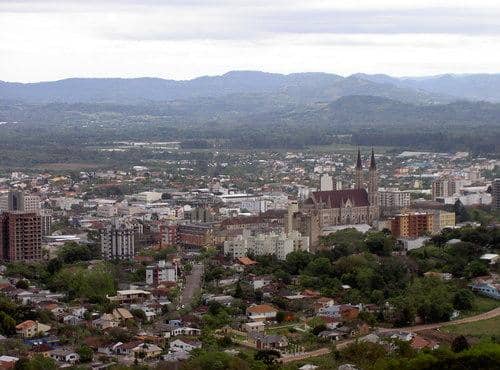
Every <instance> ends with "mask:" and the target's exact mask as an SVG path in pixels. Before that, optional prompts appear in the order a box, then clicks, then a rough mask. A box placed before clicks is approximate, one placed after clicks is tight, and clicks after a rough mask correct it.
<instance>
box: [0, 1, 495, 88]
mask: <svg viewBox="0 0 500 370" xmlns="http://www.w3.org/2000/svg"><path fill="white" fill-rule="evenodd" d="M231 70H260V71H267V72H277V73H294V72H329V73H336V74H340V75H344V76H345V75H350V74H353V73H358V72H360V73H385V74H390V75H393V76H421V75H435V74H443V73H497V72H500V1H498V0H473V1H461V0H453V1H452V0H434V1H428V0H418V1H413V0H341V1H337V0H330V1H323V0H267V1H266V0H253V1H250V0H248V1H247V0H219V1H216V0H164V1H160V0H60V1H57V0H0V80H3V81H18V82H36V81H48V80H58V79H63V78H68V77H123V78H130V77H161V78H168V79H176V80H182V79H191V78H195V77H198V76H203V75H219V74H223V73H226V72H228V71H231Z"/></svg>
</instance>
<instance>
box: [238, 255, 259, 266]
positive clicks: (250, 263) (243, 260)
mask: <svg viewBox="0 0 500 370" xmlns="http://www.w3.org/2000/svg"><path fill="white" fill-rule="evenodd" d="M236 260H237V261H238V263H239V264H240V265H242V266H244V267H250V266H253V265H256V264H257V262H256V261H254V260H252V259H250V258H248V257H238V258H237V259H236Z"/></svg>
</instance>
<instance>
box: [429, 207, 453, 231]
mask: <svg viewBox="0 0 500 370" xmlns="http://www.w3.org/2000/svg"><path fill="white" fill-rule="evenodd" d="M455 222H456V219H455V212H446V211H442V210H437V211H435V212H434V229H433V232H434V233H439V232H440V231H441V230H443V229H446V228H452V227H455V225H456V223H455Z"/></svg>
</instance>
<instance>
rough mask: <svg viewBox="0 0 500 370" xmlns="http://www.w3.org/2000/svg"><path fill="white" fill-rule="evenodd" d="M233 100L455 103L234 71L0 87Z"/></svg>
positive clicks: (20, 95) (122, 97) (346, 81)
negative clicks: (369, 98) (357, 98)
mask: <svg viewBox="0 0 500 370" xmlns="http://www.w3.org/2000/svg"><path fill="white" fill-rule="evenodd" d="M233 94H261V95H263V96H266V97H271V98H272V99H276V98H277V97H280V98H281V99H282V100H291V101H293V102H296V103H311V102H318V101H327V102H328V101H332V100H336V99H338V98H340V97H343V96H349V95H360V94H361V95H373V96H381V97H386V98H390V99H395V100H400V101H404V102H410V103H416V104H428V103H444V102H449V101H452V100H454V99H455V98H453V97H450V96H446V95H444V94H436V93H429V92H426V91H423V90H419V89H416V88H413V87H401V86H396V85H394V84H388V83H379V82H374V81H371V80H370V79H365V78H362V77H359V76H350V77H341V76H338V75H334V74H327V73H295V74H289V75H283V74H275V73H264V72H254V71H235V72H229V73H226V74H224V75H222V76H214V77H200V78H195V79H193V80H188V81H174V80H164V79H159V78H135V79H120V78H72V79H66V80H61V81H53V82H39V83H28V84H22V83H10V82H0V99H3V100H9V101H21V102H29V103H52V102H61V103H118V104H142V103H145V102H159V101H177V100H185V99H193V98H217V97H223V96H228V95H233Z"/></svg>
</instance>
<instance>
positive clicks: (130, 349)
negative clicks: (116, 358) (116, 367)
mask: <svg viewBox="0 0 500 370" xmlns="http://www.w3.org/2000/svg"><path fill="white" fill-rule="evenodd" d="M143 344H144V342H142V341H140V340H134V341H131V342H127V343H122V342H118V343H116V344H115V345H114V346H113V347H111V350H112V352H113V353H114V354H116V355H124V356H131V355H132V354H134V348H137V347H138V346H140V345H143Z"/></svg>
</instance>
